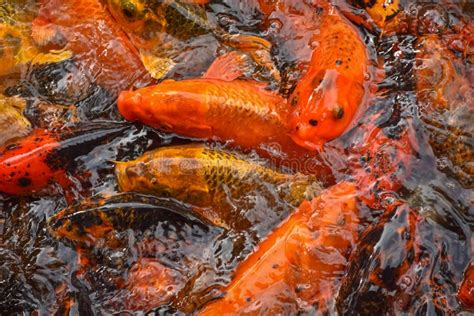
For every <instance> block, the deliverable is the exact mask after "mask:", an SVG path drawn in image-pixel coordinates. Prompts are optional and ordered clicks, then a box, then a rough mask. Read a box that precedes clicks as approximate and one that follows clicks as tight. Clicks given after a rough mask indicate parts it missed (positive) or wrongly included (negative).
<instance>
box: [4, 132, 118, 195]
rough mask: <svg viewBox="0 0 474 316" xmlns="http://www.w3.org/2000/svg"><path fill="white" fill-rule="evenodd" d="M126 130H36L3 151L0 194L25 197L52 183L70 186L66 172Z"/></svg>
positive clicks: (7, 145) (10, 143) (6, 146)
mask: <svg viewBox="0 0 474 316" xmlns="http://www.w3.org/2000/svg"><path fill="white" fill-rule="evenodd" d="M125 128H126V127H125V126H124V125H121V126H113V127H109V128H104V127H103V126H102V127H100V128H99V129H96V130H94V129H91V130H89V131H87V132H85V133H81V134H79V135H77V134H74V133H72V134H71V133H65V134H64V135H60V134H59V133H54V132H50V131H46V130H42V129H35V130H33V131H32V133H31V134H30V135H28V136H26V137H24V138H21V139H19V140H16V141H12V142H9V143H7V144H6V145H5V146H3V147H0V192H4V193H7V194H11V195H25V194H31V193H36V192H41V191H43V190H44V189H46V188H47V187H48V186H49V185H51V184H52V183H58V184H60V185H61V186H63V187H66V186H68V185H69V181H68V180H67V176H66V171H67V169H68V167H69V166H70V164H71V163H72V161H73V159H74V158H76V157H78V156H81V155H83V154H85V153H87V152H89V151H90V150H91V149H92V148H94V146H95V145H94V144H97V142H100V141H101V140H104V139H107V138H108V137H111V136H114V135H117V134H119V133H121V132H122V131H123V130H124V129H125Z"/></svg>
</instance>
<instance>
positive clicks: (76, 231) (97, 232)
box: [48, 193, 204, 246]
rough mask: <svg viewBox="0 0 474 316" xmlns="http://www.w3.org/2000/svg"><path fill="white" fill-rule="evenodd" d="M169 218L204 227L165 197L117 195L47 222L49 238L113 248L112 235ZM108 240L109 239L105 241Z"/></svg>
mask: <svg viewBox="0 0 474 316" xmlns="http://www.w3.org/2000/svg"><path fill="white" fill-rule="evenodd" d="M170 218H173V219H177V220H181V221H188V222H190V221H192V222H193V224H196V225H201V226H202V227H204V224H203V223H202V222H201V221H199V220H197V219H196V218H195V217H193V216H192V213H191V210H190V209H189V208H187V207H185V206H184V205H182V204H180V203H178V202H176V201H171V200H169V199H166V198H156V197H153V196H146V195H139V194H134V193H125V194H118V195H115V196H112V197H102V196H101V197H97V196H96V197H94V198H90V199H87V200H85V201H81V202H80V203H78V204H74V205H71V206H70V207H68V208H66V209H63V210H61V211H60V212H58V213H57V214H55V215H54V216H52V217H50V218H49V219H48V229H49V232H50V234H51V235H52V236H54V237H56V238H58V239H64V240H67V241H70V242H73V243H77V244H89V245H90V244H92V243H94V242H96V241H97V240H98V239H105V240H106V241H107V240H108V241H109V242H111V244H110V243H109V244H108V245H109V246H111V245H113V242H114V240H113V239H114V233H115V232H117V231H121V230H125V229H146V228H147V227H149V226H150V225H152V224H153V223H156V222H157V221H160V220H163V221H164V220H169V219H170ZM109 237H110V238H109Z"/></svg>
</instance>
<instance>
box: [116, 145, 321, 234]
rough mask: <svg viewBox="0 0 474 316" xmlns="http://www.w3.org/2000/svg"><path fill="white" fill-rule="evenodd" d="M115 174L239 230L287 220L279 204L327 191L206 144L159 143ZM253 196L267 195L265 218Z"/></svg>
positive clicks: (125, 185)
mask: <svg viewBox="0 0 474 316" xmlns="http://www.w3.org/2000/svg"><path fill="white" fill-rule="evenodd" d="M115 174H116V178H117V181H118V185H119V188H120V190H121V191H122V192H130V191H134V192H140V193H145V194H153V195H157V196H169V197H172V198H176V199H177V200H180V201H182V202H184V203H187V204H191V206H192V207H193V209H195V210H196V212H198V213H199V215H200V217H203V218H205V219H206V220H207V221H209V222H211V223H213V224H214V225H218V226H221V227H225V228H229V227H231V228H236V229H249V228H255V227H253V226H255V225H257V226H258V225H260V223H267V224H268V223H269V222H271V221H272V220H271V219H272V218H275V217H278V218H279V220H281V219H283V217H284V216H286V215H287V213H286V212H282V210H281V209H279V208H278V207H277V203H278V201H279V200H280V201H285V202H286V203H288V204H289V205H290V206H293V207H297V206H298V205H300V204H301V202H303V200H305V199H311V198H313V197H314V196H315V195H316V194H317V193H319V191H320V190H321V187H320V185H319V183H318V182H317V179H316V177H314V176H307V175H302V174H285V173H281V172H278V171H275V170H272V169H271V168H269V167H267V166H265V165H263V164H262V163H258V162H255V161H249V160H246V159H245V158H244V157H243V156H242V155H239V154H237V153H233V152H229V151H225V150H222V149H211V148H208V147H206V146H204V145H187V146H172V147H164V148H159V149H157V150H154V151H151V152H148V153H145V154H144V155H143V156H142V157H140V158H138V159H136V160H133V161H128V162H118V163H117V165H116V168H115ZM249 195H251V196H257V195H258V196H259V197H260V198H262V199H264V200H266V206H265V210H268V211H269V212H270V214H269V213H268V212H265V211H264V212H260V213H262V215H261V216H264V217H263V218H258V217H259V215H256V213H258V212H256V211H255V208H256V207H257V203H256V201H255V200H254V199H253V198H247V197H248V196H249ZM251 210H253V211H251ZM273 212H275V213H276V214H272V213H273ZM278 213H280V214H278ZM273 221H275V220H273ZM252 222H254V223H252Z"/></svg>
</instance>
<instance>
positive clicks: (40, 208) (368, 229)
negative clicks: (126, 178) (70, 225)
mask: <svg viewBox="0 0 474 316" xmlns="http://www.w3.org/2000/svg"><path fill="white" fill-rule="evenodd" d="M38 2H39V3H36V2H35V1H33V0H23V1H12V0H0V22H1V24H0V27H1V28H0V47H1V51H0V63H1V64H2V65H1V66H0V87H1V89H2V90H1V93H2V94H3V95H4V96H5V97H12V96H20V97H21V98H23V99H25V100H26V107H25V108H24V111H23V112H24V114H25V116H26V118H27V119H28V121H29V122H30V125H31V126H29V127H26V133H27V132H29V130H30V129H32V128H35V127H38V128H44V129H48V130H50V131H51V133H52V134H54V135H60V136H58V137H59V138H61V137H63V138H64V139H63V140H62V141H65V140H67V139H73V140H72V141H70V142H64V144H66V145H64V150H63V151H61V153H60V157H62V158H63V159H62V160H61V159H60V162H61V163H62V164H63V165H61V168H62V169H65V170H66V172H67V178H68V179H69V181H70V185H69V186H67V187H66V189H64V188H62V187H61V186H60V185H58V184H55V183H53V185H52V187H51V188H49V189H48V191H47V192H38V193H34V194H26V195H23V196H14V195H11V194H10V195H9V194H1V195H0V314H5V315H13V314H34V313H39V314H52V313H61V312H64V311H70V313H72V314H77V313H80V314H84V315H89V314H97V315H101V314H104V315H107V314H112V313H120V312H128V313H139V312H147V311H155V312H156V313H157V314H160V313H178V314H179V313H186V314H189V313H193V312H197V311H198V310H199V309H200V308H202V307H203V306H204V305H205V304H206V303H207V302H209V301H211V300H212V299H215V298H217V297H220V296H222V295H223V293H222V292H223V289H224V287H225V286H226V285H227V284H228V283H229V282H230V281H231V280H232V277H233V272H234V271H235V270H236V267H237V266H238V264H239V263H240V262H242V261H243V260H244V259H245V258H246V257H247V256H248V255H249V254H251V253H252V251H253V250H254V249H255V247H256V246H257V245H258V243H259V241H261V240H262V239H264V238H265V236H267V234H269V233H270V232H271V231H272V229H273V228H274V227H276V226H277V225H278V224H279V223H280V222H282V221H283V220H284V219H285V218H286V217H287V216H288V214H290V213H291V212H292V211H293V209H292V208H290V207H289V206H288V204H287V203H286V202H285V201H279V200H278V201H276V202H275V203H274V204H273V205H275V206H274V207H275V210H277V211H275V212H274V213H273V212H268V209H267V206H268V204H267V203H266V202H265V201H264V200H262V199H259V198H260V196H258V195H256V194H254V193H253V192H249V194H248V197H249V198H251V199H253V200H255V201H256V202H255V203H254V204H253V208H252V210H250V211H251V212H255V214H256V215H255V216H254V217H251V216H246V220H248V221H249V222H248V223H247V224H248V225H247V226H250V228H248V229H230V230H226V229H224V228H220V227H216V226H213V225H211V224H209V223H207V222H205V221H203V220H202V219H200V218H198V217H195V216H193V215H192V212H190V210H189V209H188V208H186V207H185V206H183V205H181V204H179V203H176V201H173V200H171V202H170V201H169V200H166V202H164V200H159V199H151V198H149V199H145V200H143V196H132V197H131V198H123V197H121V196H119V197H117V198H116V199H117V200H116V201H119V202H120V201H121V202H122V204H120V206H116V205H115V204H114V203H115V202H114V200H112V201H110V200H109V201H108V203H109V204H110V205H111V206H110V209H111V213H112V214H114V210H116V209H121V210H123V209H125V210H135V211H137V212H138V215H137V216H136V217H134V218H133V220H131V217H127V216H125V217H124V218H123V219H120V218H119V219H118V220H117V223H116V225H115V226H114V234H113V238H112V239H107V238H106V239H105V240H103V239H100V240H98V241H97V242H95V243H94V244H93V245H92V246H91V245H89V246H87V247H78V245H77V244H76V243H74V242H71V241H68V240H66V239H63V240H57V239H56V238H54V237H53V236H52V235H51V234H50V231H48V225H47V220H48V218H50V217H51V216H53V215H55V214H57V213H58V212H59V211H61V210H63V209H64V208H66V207H68V206H71V205H75V204H78V203H80V202H83V201H84V200H86V199H87V203H83V204H86V205H89V206H91V207H90V209H94V207H95V206H97V204H94V203H98V202H97V201H100V200H101V199H104V196H108V197H109V196H112V195H115V194H118V193H119V192H118V188H117V183H116V180H115V176H114V170H113V169H114V162H115V161H128V160H132V159H136V158H137V157H139V156H140V155H142V154H143V153H144V152H146V151H148V150H151V149H155V148H159V147H161V146H168V145H180V144H187V143H190V142H196V140H192V139H186V138H182V137H179V136H177V135H174V134H168V133H164V132H160V131H157V130H155V129H152V128H150V127H147V126H143V125H140V124H129V123H125V122H124V120H123V119H122V118H121V116H120V114H119V113H118V111H117V108H116V98H117V96H118V93H119V91H121V90H124V89H129V88H132V87H133V88H137V87H142V86H146V85H150V84H153V83H156V82H157V79H153V78H152V77H151V76H149V75H148V72H147V70H146V69H145V68H144V67H143V65H142V64H141V61H140V57H139V56H140V55H139V54H140V53H141V54H144V51H143V50H140V51H138V50H137V51H135V49H136V48H135V47H133V46H131V47H129V46H127V45H125V44H123V43H124V42H122V41H120V40H117V39H120V37H121V36H124V37H126V38H129V37H130V34H128V35H126V34H125V33H124V32H123V31H121V30H120V28H119V26H117V24H116V21H115V20H114V18H113V17H112V15H110V14H109V15H108V17H107V18H104V19H102V20H101V19H100V18H98V17H100V13H97V12H98V11H97V10H98V9H97V10H96V7H95V5H97V6H98V8H103V7H104V6H103V4H101V2H100V1H93V0H89V1H80V0H75V1H59V0H57V1H38ZM365 2H366V1H354V3H353V5H354V6H352V5H350V4H348V3H346V2H345V1H343V0H337V1H334V4H335V5H336V6H337V8H339V9H340V10H341V12H343V13H344V15H345V16H347V17H348V18H349V19H350V20H351V21H353V23H354V25H355V26H356V27H357V28H358V30H359V31H360V32H361V33H362V34H363V35H364V41H365V44H366V45H367V47H368V50H369V52H370V54H371V56H370V58H371V62H372V64H373V67H374V69H376V74H377V75H376V76H379V77H380V78H381V79H380V81H379V82H378V83H377V89H374V91H375V90H377V92H374V93H373V96H374V97H373V100H372V101H371V105H370V107H368V109H367V111H366V112H365V113H364V114H363V115H362V116H361V117H360V118H359V124H357V125H356V126H354V127H353V128H352V129H351V130H350V131H349V132H347V133H345V134H344V135H343V136H342V137H340V138H338V139H336V140H334V141H332V142H329V143H327V144H326V146H325V151H324V152H323V153H322V155H321V159H320V160H318V165H317V167H316V169H317V170H318V173H319V174H321V173H322V171H321V168H320V165H319V164H324V166H325V168H322V169H324V170H329V172H327V173H325V174H323V175H320V177H321V179H320V180H321V183H322V184H323V185H324V186H326V187H329V186H330V185H332V184H334V183H336V182H340V181H343V180H347V179H352V178H353V177H354V174H353V171H352V170H353V169H354V168H356V167H354V166H355V165H359V164H360V163H359V162H357V161H355V162H354V160H357V158H354V157H358V156H357V154H358V149H359V148H361V147H363V146H364V144H367V130H366V129H367V128H368V129H374V126H377V127H379V128H380V129H381V130H382V131H383V133H384V135H386V138H387V139H389V140H397V141H398V140H400V139H402V138H403V137H404V135H408V136H407V137H408V140H407V143H408V144H410V146H411V147H412V148H413V151H412V152H411V156H410V157H409V161H410V162H409V164H404V163H403V162H401V161H400V160H397V154H398V153H399V148H398V147H396V146H393V145H390V142H387V146H386V147H383V146H382V148H381V149H379V152H377V153H375V155H374V157H373V158H374V159H378V156H377V155H379V154H380V156H381V158H380V159H381V160H383V159H388V166H386V168H385V169H383V168H382V172H383V171H386V172H387V174H388V175H389V176H390V177H389V180H388V181H390V182H393V183H395V182H397V181H402V182H401V186H400V188H397V189H396V190H393V191H390V190H386V189H385V188H384V189H383V190H381V191H382V193H380V195H377V199H379V200H380V201H379V202H380V203H375V204H372V205H371V206H370V207H369V205H368V203H365V202H364V201H365V200H364V198H361V200H360V201H359V216H360V219H359V225H358V229H357V232H358V235H359V236H360V240H359V241H358V242H357V243H355V244H354V245H353V247H352V250H351V253H350V256H349V255H348V258H349V260H348V262H347V264H346V265H345V267H344V268H343V269H342V270H341V271H339V275H338V277H337V287H338V291H337V293H335V294H334V296H333V297H332V301H331V302H330V304H329V307H328V308H327V309H326V310H325V311H326V312H329V313H336V312H338V313H340V314H376V315H379V314H416V315H425V314H427V315H438V314H457V313H460V314H465V315H467V314H469V313H472V310H470V309H469V307H468V306H466V305H465V304H463V303H462V302H461V301H460V300H459V297H458V295H457V294H458V291H459V289H460V287H461V284H462V282H463V279H464V274H465V273H466V271H467V269H468V268H469V266H470V265H472V264H474V261H473V259H472V254H473V248H472V247H473V241H474V238H473V234H472V232H473V229H474V208H473V206H472V202H473V191H472V188H473V170H474V169H473V168H474V166H473V164H474V162H473V159H472V158H473V156H474V154H473V146H474V139H473V124H472V122H473V110H474V108H473V96H474V95H473V92H474V87H473V84H472V82H473V74H474V72H473V62H474V59H473V56H474V51H473V38H474V35H473V34H472V30H473V29H474V26H473V16H472V12H473V9H472V8H473V6H472V4H470V3H469V2H465V3H464V2H462V1H461V2H459V3H454V4H448V1H446V3H444V4H433V3H428V2H419V3H413V2H408V1H401V7H402V12H401V13H399V14H398V15H397V16H396V17H395V18H394V19H395V20H393V21H395V22H393V21H392V23H389V22H387V26H386V27H385V28H384V31H383V32H382V31H381V30H380V29H377V28H374V27H371V24H370V23H368V22H367V21H368V15H366V13H364V10H362V8H363V7H364V5H363V4H364V3H365ZM94 3H95V5H94ZM286 3H290V4H291V5H290V6H289V7H291V9H292V10H288V11H289V12H287V13H283V12H265V8H264V7H263V6H260V5H259V1H256V0H242V1H237V0H235V1H234V0H216V1H210V3H209V4H208V5H206V6H205V14H206V15H207V19H208V20H209V21H211V22H212V23H214V24H215V25H219V27H220V28H222V29H223V30H226V31H228V32H230V33H245V34H247V35H255V36H261V37H264V38H266V39H267V40H269V41H270V42H272V44H273V48H272V51H271V54H272V59H273V61H274V62H275V65H276V67H277V68H278V70H279V71H280V73H281V75H282V81H281V84H276V83H275V82H273V83H272V85H271V86H270V87H271V89H274V90H278V91H279V92H280V93H281V94H282V95H284V96H288V95H289V94H290V93H291V91H292V90H293V89H294V86H295V84H296V83H297V82H298V78H300V75H301V73H302V72H303V70H304V69H305V68H306V67H307V63H308V62H309V59H310V57H311V52H312V49H313V48H314V47H311V46H309V45H308V38H309V37H310V34H311V32H318V27H317V23H313V22H314V19H316V18H317V17H316V16H317V13H315V12H316V11H317V10H316V9H313V8H312V7H310V5H308V4H307V3H306V1H286ZM39 8H41V9H39ZM308 8H312V9H311V10H310V11H305V10H308ZM99 11H100V10H99ZM38 12H40V13H38ZM104 12H108V11H104ZM313 14H314V15H315V16H314V17H313ZM38 15H39V16H42V17H43V18H44V17H47V18H48V19H49V21H48V23H45V22H44V21H42V22H41V21H40V22H41V23H44V24H45V25H46V27H43V28H40V30H41V32H40V33H41V34H39V35H38V34H35V33H32V25H34V24H35V23H39V22H38V20H35V22H33V19H35V18H37V16H38ZM398 19H399V20H398ZM168 22H169V21H168ZM41 23H40V24H41ZM177 24H179V21H178V22H177ZM372 26H373V24H372ZM173 27H174V28H177V29H173V30H172V31H173V32H175V33H173V34H174V36H173V39H172V40H169V41H168V40H166V43H169V46H166V45H162V44H161V45H159V46H157V47H158V48H156V50H159V55H160V58H165V57H166V58H168V57H170V56H171V58H172V60H173V63H174V66H173V67H172V68H170V69H169V71H168V72H167V74H166V75H165V78H167V79H176V80H181V79H186V78H194V77H197V76H200V75H202V74H203V73H204V72H205V71H206V69H207V68H208V67H209V65H210V64H211V63H212V61H213V60H214V59H215V57H216V55H217V54H220V52H221V50H223V49H227V48H223V45H222V44H221V43H219V41H218V40H217V39H216V37H215V36H213V35H212V34H209V32H204V31H203V32H202V33H197V34H191V35H192V36H190V37H189V38H182V37H180V35H179V34H180V33H179V32H180V29H179V25H173ZM183 27H184V26H183ZM98 30H100V32H99V31H98ZM36 31H37V32H39V31H38V30H36ZM168 31H169V33H170V34H171V33H172V32H171V31H170V30H168ZM51 34H54V35H52V36H51ZM127 36H128V37H127ZM167 36H169V34H168V35H167ZM128 43H130V42H128ZM40 44H41V45H40ZM58 50H59V51H60V52H58ZM64 51H68V52H69V53H64ZM61 52H62V53H61ZM167 52H169V54H168V55H167ZM146 53H149V52H148V51H147V52H146ZM155 53H156V51H155ZM48 54H49V55H48ZM142 56H143V55H142ZM246 75H247V77H249V78H253V79H257V80H260V81H268V80H271V79H269V78H271V75H270V74H269V73H268V70H266V69H264V67H256V69H251V70H249V73H247V74H246ZM0 110H2V108H1V107H0ZM20 112H21V111H20ZM0 115H2V114H1V113H0ZM7 122H9V121H7ZM1 124H3V125H1ZM9 125H10V123H6V124H5V123H3V121H2V120H0V128H2V129H4V130H6V127H7V126H9ZM112 130H113V132H112ZM71 131H72V133H71ZM104 131H111V132H110V133H105V132H104ZM370 131H372V130H370ZM370 131H369V134H370ZM1 133H2V130H0V134H1ZM249 133H251V131H249ZM2 136H3V135H2ZM74 137H75V138H74ZM249 137H251V135H250V134H249ZM2 139H3V138H2V137H0V140H2ZM403 144H406V143H403ZM221 147H222V146H221V145H218V148H221ZM223 147H226V146H225V145H223ZM405 147H406V146H405ZM248 157H249V158H248V159H249V160H250V161H256V160H259V161H260V158H259V159H257V158H256V154H255V153H252V154H250V155H249V156H248ZM387 157H388V158H387ZM0 158H1V154H0ZM273 162H275V161H273ZM271 163H272V162H270V164H271ZM296 163H297V164H298V163H300V162H298V161H297V162H296ZM362 164H363V163H362ZM382 164H383V161H382ZM290 166H293V165H290ZM367 166H368V167H367ZM370 166H371V165H370V163H369V164H368V165H365V167H367V168H370ZM301 169H311V168H301ZM1 171H2V170H0V173H1ZM384 176H385V175H384V174H379V175H378V178H376V179H374V181H377V186H378V185H380V186H383V184H380V183H382V182H383V180H381V179H382V178H383V177H384ZM387 192H388V193H387ZM384 193H387V196H385V195H384ZM374 194H375V193H374ZM368 199H369V200H370V198H368ZM393 200H399V201H403V202H404V203H406V205H407V208H398V209H396V210H395V211H386V208H385V207H384V205H386V204H390V203H391V202H390V201H393ZM374 205H375V206H374ZM262 214H265V216H263V215H262ZM267 214H274V216H267ZM91 216H92V215H91ZM91 216H85V217H84V218H82V217H79V218H76V219H73V221H77V222H78V223H80V224H78V225H83V224H84V223H85V222H87V221H88V220H89V221H92V220H91V218H92V217H91ZM111 216H112V217H113V216H118V215H111ZM236 226H238V225H236ZM243 226H245V225H243ZM243 226H242V227H243ZM109 237H110V236H109ZM79 252H80V254H79ZM79 258H81V259H82V261H81V262H82V263H84V262H85V261H87V263H86V264H83V265H81V264H79V262H78V260H79ZM84 258H87V260H86V259H84ZM161 266H165V267H167V268H168V271H171V272H169V273H171V275H172V279H173V280H174V282H173V284H171V285H170V288H168V290H169V291H168V292H167V293H158V294H157V293H154V295H153V294H150V296H149V297H143V296H140V293H139V292H138V291H135V290H134V288H133V285H134V284H141V283H143V282H144V281H143V280H144V279H147V278H157V275H156V274H153V271H154V269H156V270H159V269H160V267H161ZM143 267H145V268H143ZM140 269H141V270H140ZM137 271H138V272H137ZM147 273H148V274H147ZM161 277H163V276H161ZM163 278H165V277H163ZM163 282H164V281H163ZM145 283H146V282H145ZM152 293H153V292H152ZM470 295H471V296H472V295H474V294H473V293H472V291H471V293H470ZM163 302H165V303H163ZM471 302H472V297H471ZM69 305H71V306H69ZM471 308H472V306H471ZM320 311H321V310H320ZM304 312H308V310H305V311H304ZM314 312H317V307H314V308H313V309H312V310H311V309H310V310H309V313H314Z"/></svg>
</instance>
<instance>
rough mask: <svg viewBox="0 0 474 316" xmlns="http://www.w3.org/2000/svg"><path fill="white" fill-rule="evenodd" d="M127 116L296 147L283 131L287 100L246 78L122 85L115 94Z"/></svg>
mask: <svg viewBox="0 0 474 316" xmlns="http://www.w3.org/2000/svg"><path fill="white" fill-rule="evenodd" d="M118 108H119V111H120V113H121V114H122V115H123V116H124V117H125V118H126V119H127V120H129V121H140V122H142V123H144V124H147V125H150V126H152V127H155V128H159V129H163V130H167V131H172V132H175V133H177V134H180V135H183V136H188V137H198V138H205V139H217V140H223V141H232V142H233V143H234V145H236V146H241V147H243V148H246V149H248V148H258V147H259V146H260V145H261V144H270V143H276V144H279V145H280V146H281V147H282V148H281V149H282V150H283V151H284V152H285V151H289V150H290V149H292V148H295V147H297V146H296V145H293V144H292V141H291V139H290V137H289V136H288V135H287V131H288V129H287V125H286V121H287V111H286V101H285V99H283V98H282V97H280V96H279V95H277V94H276V93H273V92H270V91H268V90H266V89H265V86H264V85H262V84H258V83H257V82H250V81H239V80H236V81H232V82H228V81H224V80H217V79H207V78H206V79H204V78H202V79H189V80H182V81H164V82H162V83H160V84H158V85H156V86H152V87H146V88H142V89H139V90H136V91H133V92H132V91H125V92H122V93H121V94H120V97H119V100H118Z"/></svg>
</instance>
